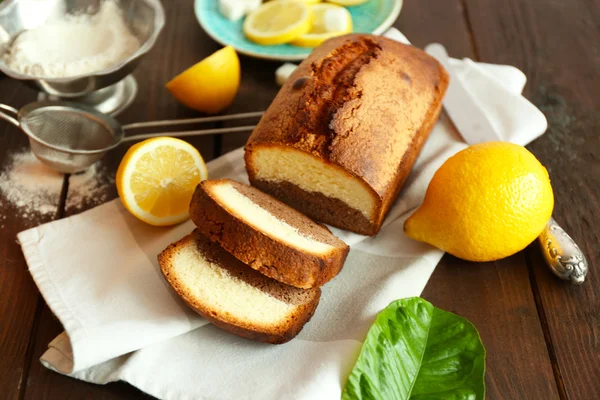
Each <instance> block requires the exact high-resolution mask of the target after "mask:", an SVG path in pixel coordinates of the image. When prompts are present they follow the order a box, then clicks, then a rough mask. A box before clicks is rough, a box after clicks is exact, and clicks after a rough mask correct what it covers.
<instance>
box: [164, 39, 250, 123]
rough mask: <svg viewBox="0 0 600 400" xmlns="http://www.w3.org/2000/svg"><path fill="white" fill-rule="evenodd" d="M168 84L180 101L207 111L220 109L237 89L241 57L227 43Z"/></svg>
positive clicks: (227, 104)
mask: <svg viewBox="0 0 600 400" xmlns="http://www.w3.org/2000/svg"><path fill="white" fill-rule="evenodd" d="M166 87H167V89H168V90H169V91H170V92H171V94H172V95H173V96H174V97H175V98H176V99H177V100H178V101H179V102H180V103H182V104H185V105H186V106H188V107H190V108H193V109H194V110H198V111H202V112H205V113H208V114H215V113H218V112H219V111H221V110H223V109H224V108H225V107H227V106H229V105H230V104H231V103H232V102H233V99H234V98H235V95H236V94H237V92H238V89H239V87H240V60H239V58H238V56H237V53H236V52H235V50H234V49H233V47H231V46H227V47H224V48H222V49H221V50H217V51H216V52H214V53H213V54H211V55H210V56H208V57H206V58H205V59H203V60H202V61H200V62H199V63H197V64H194V65H192V66H191V67H190V68H188V69H186V70H185V71H183V72H182V73H180V74H179V75H177V76H176V77H175V78H173V79H171V80H170V81H169V82H168V83H167V85H166Z"/></svg>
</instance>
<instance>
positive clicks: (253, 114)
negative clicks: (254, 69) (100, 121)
mask: <svg viewBox="0 0 600 400" xmlns="http://www.w3.org/2000/svg"><path fill="white" fill-rule="evenodd" d="M263 114H264V111H255V112H247V113H240V114H230V115H216V116H213V117H201V118H186V119H167V120H164V121H148V122H136V123H133V124H127V125H123V129H124V130H130V129H137V128H154V127H157V126H175V125H187V124H197V123H201V122H214V121H230V120H233V119H243V118H255V117H261V116H262V115H263Z"/></svg>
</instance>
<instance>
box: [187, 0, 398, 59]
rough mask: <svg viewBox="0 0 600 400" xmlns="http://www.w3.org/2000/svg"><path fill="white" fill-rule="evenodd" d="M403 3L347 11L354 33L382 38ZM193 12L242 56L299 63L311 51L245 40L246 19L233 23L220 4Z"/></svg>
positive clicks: (380, 2)
mask: <svg viewBox="0 0 600 400" xmlns="http://www.w3.org/2000/svg"><path fill="white" fill-rule="evenodd" d="M401 8H402V0H368V1H367V2H366V3H363V4H361V5H358V6H354V7H348V11H350V14H351V15H352V24H353V26H354V32H357V33H372V34H375V35H380V34H382V33H383V32H385V31H386V30H387V29H388V28H389V27H390V26H392V24H393V23H394V21H395V20H396V18H398V14H400V9H401ZM194 10H195V12H196V17H197V18H198V21H199V22H200V26H202V28H204V30H205V31H206V33H207V34H208V35H209V36H210V37H212V38H213V39H214V40H216V41H217V42H219V43H221V44H222V45H224V46H233V47H234V48H235V49H236V50H237V51H238V52H239V53H241V54H245V55H247V56H251V57H258V58H266V59H270V60H286V61H298V60H302V59H304V58H305V57H306V56H308V55H309V54H310V52H311V49H309V48H304V47H296V46H292V45H289V44H282V45H277V46H262V45H259V44H256V43H253V42H251V41H249V40H248V39H246V37H245V36H244V33H243V32H242V23H243V21H244V19H243V18H242V19H240V20H238V21H230V20H228V19H227V18H225V17H224V16H222V15H221V13H220V12H219V7H218V0H195V3H194Z"/></svg>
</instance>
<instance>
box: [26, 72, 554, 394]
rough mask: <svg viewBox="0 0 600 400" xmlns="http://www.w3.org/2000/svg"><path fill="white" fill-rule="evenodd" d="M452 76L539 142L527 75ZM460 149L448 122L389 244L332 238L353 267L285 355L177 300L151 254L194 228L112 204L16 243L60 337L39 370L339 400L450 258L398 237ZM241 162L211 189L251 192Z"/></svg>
mask: <svg viewBox="0 0 600 400" xmlns="http://www.w3.org/2000/svg"><path fill="white" fill-rule="evenodd" d="M452 66H453V67H454V68H456V71H457V73H458V76H459V78H460V79H463V80H464V83H465V84H466V86H467V88H468V90H470V91H471V93H472V94H473V96H474V97H475V98H476V99H477V100H478V101H479V103H480V104H481V106H482V108H483V109H484V110H485V112H486V113H488V115H489V116H490V118H491V119H492V121H493V123H494V124H496V126H499V127H503V132H506V135H507V136H506V137H507V139H508V140H509V141H512V142H515V143H519V144H526V143H529V142H530V141H532V140H533V139H535V138H537V137H538V136H539V135H541V134H542V133H543V132H544V131H545V129H546V121H545V118H543V114H541V112H540V111H539V110H537V109H536V108H535V107H534V106H533V105H531V104H530V103H529V102H527V100H526V99H524V98H523V97H522V96H521V95H520V92H521V90H522V89H523V86H524V84H525V77H524V75H523V74H522V73H521V72H520V71H519V70H517V69H516V68H513V67H509V66H498V65H489V64H482V63H474V62H472V61H470V60H463V61H458V60H454V61H453V62H452ZM516 104H520V105H523V104H528V105H527V106H526V107H522V108H520V107H517V106H515V105H516ZM517 108H518V109H517ZM540 116H541V118H540ZM464 147H466V144H465V143H463V142H462V140H461V138H460V136H459V135H458V134H457V133H456V132H455V131H454V130H453V128H452V127H451V124H450V123H449V121H448V120H447V119H446V118H445V117H442V119H441V120H440V122H439V123H438V124H437V125H436V127H435V128H434V130H433V132H432V134H431V137H430V139H429V140H428V141H427V143H426V145H425V147H424V148H423V151H422V153H421V155H420V156H419V158H418V160H417V163H416V165H415V167H414V169H413V171H412V173H411V175H410V177H409V179H408V180H407V182H406V184H405V187H404V189H403V190H402V192H401V194H400V196H399V199H398V200H397V201H396V203H395V205H394V207H393V209H392V210H391V211H390V213H389V215H388V217H387V219H386V221H385V224H384V227H383V228H382V230H381V232H380V233H379V234H378V235H377V236H376V237H373V238H367V237H364V236H360V235H356V234H352V233H349V232H345V231H341V230H338V229H333V231H334V233H335V234H336V235H337V236H339V237H340V238H341V239H342V240H344V241H345V242H347V243H348V244H349V245H350V246H351V251H350V254H349V257H348V260H347V262H346V265H345V266H344V269H343V270H342V272H341V273H340V274H339V275H338V276H337V277H336V278H335V279H333V280H332V281H331V282H330V283H328V284H326V285H325V286H324V287H323V294H322V297H321V302H320V304H319V307H318V308H317V310H316V313H315V315H314V317H313V319H312V320H311V321H310V322H309V323H308V324H307V325H306V326H305V328H304V330H302V332H300V334H299V335H298V337H297V338H296V339H294V340H292V341H291V342H289V343H287V344H284V345H280V346H274V345H268V344H262V343H254V342H250V341H248V340H244V339H241V338H238V337H236V336H233V335H231V334H229V333H226V332H223V331H221V330H219V329H218V328H216V327H214V326H212V325H211V324H208V323H207V322H206V321H205V320H204V319H202V318H201V317H199V316H198V315H196V314H195V313H193V312H192V311H190V310H189V308H188V307H187V306H186V305H185V304H184V303H183V302H181V301H180V300H179V299H178V298H177V297H176V296H175V295H174V293H173V292H172V291H171V290H170V289H169V287H168V285H167V284H166V282H165V281H164V279H163V278H162V276H161V274H160V271H159V268H158V264H157V260H156V255H157V254H158V253H159V252H160V251H161V250H162V249H163V248H165V247H166V246H167V245H168V244H169V243H171V242H173V241H175V240H177V239H179V238H181V237H182V236H184V235H185V234H187V233H189V232H190V231H191V230H192V229H193V224H192V223H191V222H186V223H183V224H181V225H178V226H176V227H170V228H156V227H151V226H148V225H146V224H144V223H143V222H140V221H138V220H137V219H135V218H134V217H132V216H131V215H129V213H128V212H127V211H126V210H125V209H124V208H123V206H122V205H121V203H120V202H119V201H118V200H114V201H111V202H109V203H106V204H104V205H101V206H99V207H96V208H94V209H92V210H89V211H87V212H84V213H82V214H79V215H75V216H72V217H69V218H66V219H63V220H59V221H54V222H51V223H48V224H45V225H42V226H39V227H37V228H33V229H29V230H27V231H24V232H21V233H20V234H19V235H18V240H19V242H20V243H21V247H22V249H23V254H24V255H25V259H26V261H27V264H28V266H29V270H30V272H31V275H32V276H33V278H34V280H35V282H36V284H37V286H38V288H39V290H40V292H41V293H42V295H43V297H44V299H45V300H46V302H47V303H48V306H49V307H50V309H51V310H52V311H53V312H54V313H55V314H56V316H57V317H58V319H59V320H60V321H61V323H62V324H63V326H64V328H65V332H64V333H63V334H61V335H60V336H58V337H57V338H56V339H55V340H54V341H52V343H50V345H49V348H48V350H47V351H46V353H45V354H44V355H43V356H42V358H41V361H42V363H43V364H44V365H45V366H46V367H48V368H51V369H53V370H56V371H58V372H60V373H63V374H68V375H70V376H72V377H75V378H78V379H82V380H86V381H89V382H95V383H107V382H112V381H116V380H124V381H127V382H129V383H131V384H132V385H134V386H136V387H138V388H139V389H141V390H142V391H144V392H147V393H149V394H151V395H153V396H155V397H158V398H162V399H279V398H285V399H311V400H314V399H331V398H339V396H340V393H341V390H342V387H343V384H344V381H345V379H346V377H347V375H348V373H349V371H350V369H351V368H352V366H353V364H354V362H355V361H356V357H357V355H358V352H359V350H360V347H361V345H362V341H363V340H364V338H365V335H366V332H367V330H368V328H369V326H370V325H371V323H372V322H373V321H374V319H375V316H376V314H377V313H378V312H379V311H381V310H382V309H383V308H384V307H385V306H387V305H388V304H389V303H390V302H391V301H392V300H395V299H398V298H403V297H410V296H418V295H420V293H421V292H422V290H423V288H424V287H425V284H426V283H427V280H428V279H429V276H430V275H431V273H432V272H433V270H434V268H435V266H436V264H437V263H438V262H439V260H440V258H441V257H442V255H443V253H442V251H440V250H437V249H434V248H432V247H430V246H428V245H425V244H422V243H418V242H414V241H412V240H410V239H408V238H407V237H405V236H404V234H403V230H402V226H403V223H404V220H405V219H406V218H407V216H408V215H409V214H410V212H411V210H413V209H414V208H415V207H416V206H418V205H419V204H420V203H421V201H422V199H423V196H424V194H425V190H426V188H427V186H428V184H429V181H430V179H431V177H432V176H433V174H434V172H435V171H436V170H437V168H438V167H439V166H440V165H441V164H442V163H443V162H444V161H445V160H446V159H447V158H448V157H450V156H452V155H453V154H455V153H456V152H457V151H459V150H461V149H463V148H464ZM242 156H243V151H242V149H238V150H235V151H233V152H231V153H228V154H226V155H224V156H222V157H220V158H218V159H216V160H214V161H212V162H210V163H209V164H208V168H209V176H210V177H211V178H222V177H229V178H232V179H235V180H239V181H243V182H247V179H246V173H245V170H244V162H243V157H242Z"/></svg>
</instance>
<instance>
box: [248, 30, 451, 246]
mask: <svg viewBox="0 0 600 400" xmlns="http://www.w3.org/2000/svg"><path fill="white" fill-rule="evenodd" d="M447 86H448V75H447V73H446V71H445V70H444V69H443V67H442V66H441V65H440V64H439V63H438V62H437V61H436V60H435V59H434V58H432V57H430V56H429V55H427V54H426V53H425V52H423V51H421V50H419V49H417V48H415V47H412V46H407V45H403V44H401V43H398V42H395V41H393V40H390V39H386V38H383V37H379V36H372V35H358V34H353V35H346V36H341V37H338V38H334V39H330V40H328V41H326V42H325V43H324V44H323V45H321V46H320V47H318V48H317V49H315V50H314V51H313V53H312V54H311V55H310V56H309V57H308V58H307V59H306V60H304V61H303V62H302V63H301V64H300V66H299V67H298V68H297V69H296V70H295V71H294V73H293V74H292V75H291V76H290V78H289V79H288V81H287V82H286V83H285V84H284V86H283V87H282V88H281V90H280V91H279V93H278V95H277V97H276V98H275V100H274V101H273V103H272V104H271V106H270V107H269V109H268V110H267V111H266V112H265V114H264V116H263V117H262V119H261V121H260V123H259V124H258V126H257V127H256V129H255V130H254V132H253V133H252V135H251V136H250V138H249V139H248V142H247V144H246V154H245V160H246V168H247V171H248V175H249V178H250V182H251V183H254V182H256V180H257V178H256V175H255V172H256V171H255V169H254V167H253V165H252V160H251V157H250V155H251V153H252V152H253V151H254V150H255V149H256V148H258V147H260V146H290V147H293V148H295V149H297V150H301V151H304V152H306V153H309V154H312V155H313V156H315V157H318V158H320V159H321V160H323V161H324V162H325V163H328V164H334V165H337V166H339V167H341V168H342V169H344V170H345V171H347V172H348V174H349V175H351V176H354V177H357V178H359V180H361V181H363V182H364V183H365V184H366V186H367V187H368V188H369V189H370V191H372V193H373V201H374V203H375V204H376V213H375V215H374V216H373V218H372V221H371V222H372V229H371V230H370V233H368V234H371V235H372V234H375V233H377V232H378V231H379V229H380V227H381V224H382V222H383V219H384V217H385V215H386V213H387V211H388V210H389V208H390V206H391V204H392V203H393V201H394V200H395V197H396V196H397V194H398V192H399V190H400V188H401V185H402V183H403V182H404V180H405V179H406V177H407V176H408V174H409V173H410V170H411V168H412V166H413V164H414V161H415V160H416V157H417V155H418V154H419V152H420V150H421V147H422V145H423V143H424V142H425V140H426V138H427V136H428V135H429V132H430V130H431V128H432V127H433V126H434V124H435V121H436V120H437V118H438V116H439V112H440V110H441V104H442V98H443V95H444V93H445V91H446V88H447ZM301 211H304V210H302V209H301ZM328 223H331V222H330V221H328ZM332 224H333V225H335V226H340V225H339V223H338V224H335V223H332ZM350 230H354V231H357V230H356V229H350ZM359 233H365V232H359Z"/></svg>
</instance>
